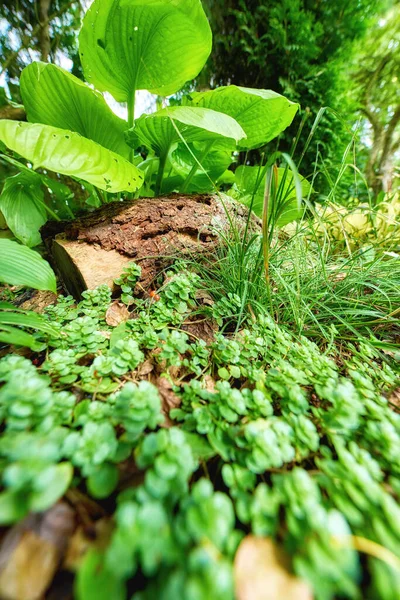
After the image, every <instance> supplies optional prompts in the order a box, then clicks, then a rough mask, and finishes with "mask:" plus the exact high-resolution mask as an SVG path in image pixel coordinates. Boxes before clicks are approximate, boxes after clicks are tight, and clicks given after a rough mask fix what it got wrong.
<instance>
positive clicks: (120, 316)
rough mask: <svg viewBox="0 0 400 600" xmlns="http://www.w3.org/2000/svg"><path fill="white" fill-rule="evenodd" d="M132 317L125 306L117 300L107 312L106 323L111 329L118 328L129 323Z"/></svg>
mask: <svg viewBox="0 0 400 600" xmlns="http://www.w3.org/2000/svg"><path fill="white" fill-rule="evenodd" d="M130 316H131V315H130V312H129V310H128V309H127V308H126V306H125V304H122V302H118V300H115V302H113V303H112V304H111V305H110V306H109V308H108V310H107V312H106V323H107V325H110V327H117V326H118V325H119V324H120V323H123V322H125V321H128V319H129V318H130Z"/></svg>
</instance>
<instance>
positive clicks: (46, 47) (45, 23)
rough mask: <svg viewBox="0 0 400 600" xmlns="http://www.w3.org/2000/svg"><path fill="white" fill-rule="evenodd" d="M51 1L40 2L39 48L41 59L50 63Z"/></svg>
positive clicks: (42, 0)
mask: <svg viewBox="0 0 400 600" xmlns="http://www.w3.org/2000/svg"><path fill="white" fill-rule="evenodd" d="M49 10H50V0H40V2H39V22H40V31H39V46H40V58H41V60H42V61H43V62H48V60H49V56H50V48H51V45H50V24H49Z"/></svg>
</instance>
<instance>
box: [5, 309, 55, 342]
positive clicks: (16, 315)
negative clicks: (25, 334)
mask: <svg viewBox="0 0 400 600" xmlns="http://www.w3.org/2000/svg"><path fill="white" fill-rule="evenodd" d="M1 308H2V307H1V306H0V326H3V325H18V326H20V327H28V328H29V329H37V330H38V331H43V333H49V334H51V335H53V336H58V331H57V329H55V328H54V327H52V326H51V325H50V323H49V322H48V321H46V320H45V319H44V317H43V316H42V315H40V314H37V313H35V312H31V311H27V312H23V311H21V312H19V311H9V310H1Z"/></svg>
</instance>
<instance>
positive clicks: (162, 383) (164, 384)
mask: <svg viewBox="0 0 400 600" xmlns="http://www.w3.org/2000/svg"><path fill="white" fill-rule="evenodd" d="M156 386H157V388H158V392H159V394H160V396H161V409H162V412H163V414H164V416H165V421H164V423H163V424H162V425H161V426H162V427H172V426H173V424H174V422H173V421H172V420H171V419H170V418H169V411H170V410H171V409H173V408H178V407H179V406H180V405H181V402H182V401H181V399H180V398H179V396H178V395H177V394H175V392H174V391H173V389H172V387H173V384H172V383H171V382H170V381H169V380H168V379H167V378H166V377H159V378H158V379H157V382H156Z"/></svg>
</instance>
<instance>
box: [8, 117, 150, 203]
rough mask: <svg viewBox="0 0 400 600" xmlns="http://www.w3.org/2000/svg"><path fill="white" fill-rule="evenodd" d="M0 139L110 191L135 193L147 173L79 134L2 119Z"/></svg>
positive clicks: (45, 163) (36, 160) (48, 166)
mask: <svg viewBox="0 0 400 600" xmlns="http://www.w3.org/2000/svg"><path fill="white" fill-rule="evenodd" d="M0 141H2V142H3V143H4V144H5V145H6V146H7V147H8V148H10V149H11V150H13V151H14V152H17V153H18V154H20V155H21V156H23V157H24V158H25V159H26V160H29V161H30V162H31V163H32V164H33V168H34V169H38V168H39V167H42V168H44V169H50V170H51V171H55V172H57V173H61V174H62V175H69V176H70V177H75V178H76V179H83V180H84V181H88V182H89V183H91V184H92V185H95V186H96V187H98V188H100V189H101V190H105V191H108V192H123V191H129V192H134V191H135V190H137V189H138V188H140V187H141V186H142V184H143V175H142V173H141V172H140V171H139V169H138V168H137V167H135V166H134V165H132V164H131V163H129V162H128V161H127V160H126V159H125V158H123V157H122V156H119V155H118V154H115V152H111V150H107V148H103V146H100V145H99V144H96V142H92V140H88V139H87V138H84V137H82V136H81V135H79V134H78V133H74V132H72V131H67V130H65V129H58V128H57V127H50V125H42V124H40V123H22V122H20V121H9V120H6V119H4V120H0Z"/></svg>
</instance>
